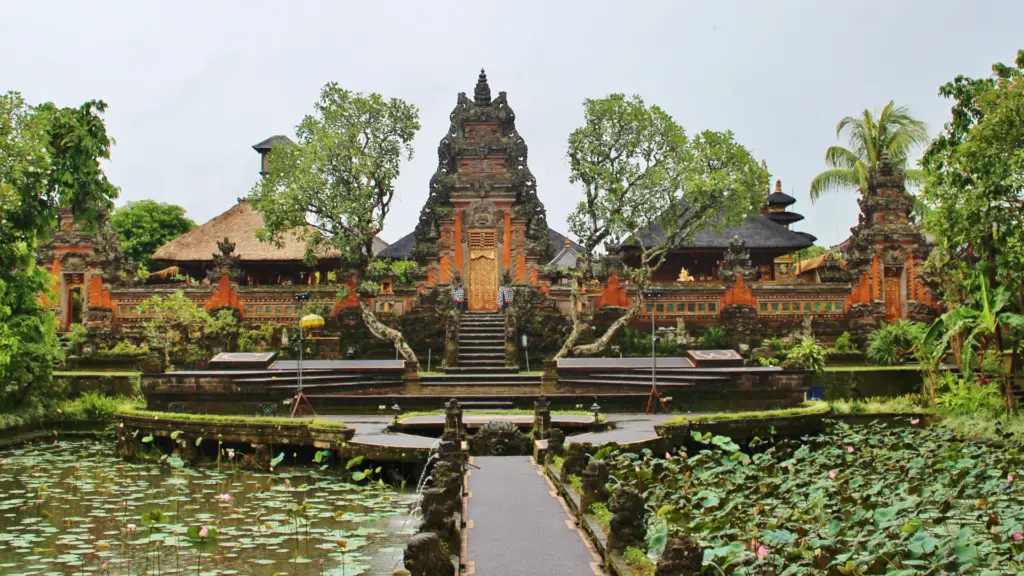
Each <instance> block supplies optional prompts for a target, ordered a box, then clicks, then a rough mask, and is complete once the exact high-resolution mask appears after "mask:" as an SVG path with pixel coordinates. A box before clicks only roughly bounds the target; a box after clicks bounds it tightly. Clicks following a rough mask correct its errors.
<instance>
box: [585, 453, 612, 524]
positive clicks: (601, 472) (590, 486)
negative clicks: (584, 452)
mask: <svg viewBox="0 0 1024 576" xmlns="http://www.w3.org/2000/svg"><path fill="white" fill-rule="evenodd" d="M608 475H609V474H608V464H606V463H605V462H604V461H603V460H591V461H590V463H589V464H587V467H586V469H584V470H583V494H582V495H581V496H580V509H581V510H583V511H584V512H590V507H591V506H592V505H594V504H596V503H598V502H607V501H608V496H609V495H610V493H609V492H608V486H607V484H608Z"/></svg>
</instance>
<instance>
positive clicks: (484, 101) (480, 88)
mask: <svg viewBox="0 0 1024 576" xmlns="http://www.w3.org/2000/svg"><path fill="white" fill-rule="evenodd" d="M473 100H474V101H475V102H476V105H477V106H490V105H491V87H490V86H488V85H487V73H486V72H484V69H483V68H481V69H480V77H479V78H477V80H476V88H475V89H474V90H473Z"/></svg>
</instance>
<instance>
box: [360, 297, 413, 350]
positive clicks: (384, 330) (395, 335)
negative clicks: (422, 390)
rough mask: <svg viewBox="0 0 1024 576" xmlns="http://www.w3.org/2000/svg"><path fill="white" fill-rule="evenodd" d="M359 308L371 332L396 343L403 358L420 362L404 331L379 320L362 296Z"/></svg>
mask: <svg viewBox="0 0 1024 576" xmlns="http://www.w3.org/2000/svg"><path fill="white" fill-rule="evenodd" d="M359 310H360V311H361V312H362V314H363V323H364V324H366V327H367V328H369V329H370V332H371V333H372V334H373V335H374V336H376V337H377V338H379V339H380V340H383V341H385V342H391V343H392V344H394V346H395V350H398V353H399V354H401V355H402V357H403V358H405V359H406V360H409V361H411V362H416V363H417V364H419V361H418V360H417V359H416V353H415V352H413V351H412V348H410V347H409V345H408V344H407V343H406V342H405V337H404V336H402V333H401V332H399V331H398V330H395V329H394V328H389V327H388V326H387V325H385V324H384V323H383V322H381V321H380V320H378V319H377V315H376V314H374V313H373V310H372V309H371V308H370V306H369V305H367V304H366V302H364V301H363V299H362V298H359Z"/></svg>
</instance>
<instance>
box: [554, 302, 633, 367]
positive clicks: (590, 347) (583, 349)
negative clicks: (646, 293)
mask: <svg viewBox="0 0 1024 576" xmlns="http://www.w3.org/2000/svg"><path fill="white" fill-rule="evenodd" d="M642 305H643V303H642V302H641V301H640V299H639V298H637V300H636V302H634V303H633V307H632V308H630V309H629V311H628V312H626V313H625V314H623V315H622V316H620V317H619V319H618V320H616V321H615V322H612V325H611V326H609V327H608V329H607V330H605V332H604V334H602V335H601V337H600V338H598V339H597V340H596V341H594V342H592V343H590V344H584V345H583V346H576V347H575V348H573V349H572V353H573V354H575V355H577V356H590V355H591V354H597V353H598V352H600V351H602V350H604V349H605V348H607V347H608V344H609V343H611V341H612V338H614V337H615V334H616V333H618V331H619V330H620V329H621V328H622V327H623V326H625V325H627V324H629V322H630V321H631V320H632V319H633V318H635V317H636V315H637V313H638V312H640V307H641V306H642Z"/></svg>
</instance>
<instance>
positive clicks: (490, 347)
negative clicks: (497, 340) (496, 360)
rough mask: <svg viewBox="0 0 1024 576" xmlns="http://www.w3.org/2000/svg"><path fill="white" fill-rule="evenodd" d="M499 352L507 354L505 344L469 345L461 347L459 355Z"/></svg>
mask: <svg viewBox="0 0 1024 576" xmlns="http://www.w3.org/2000/svg"><path fill="white" fill-rule="evenodd" d="M488 351H490V352H498V353H502V354H504V353H505V344H469V345H466V346H459V353H460V354H461V353H462V352H488Z"/></svg>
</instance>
